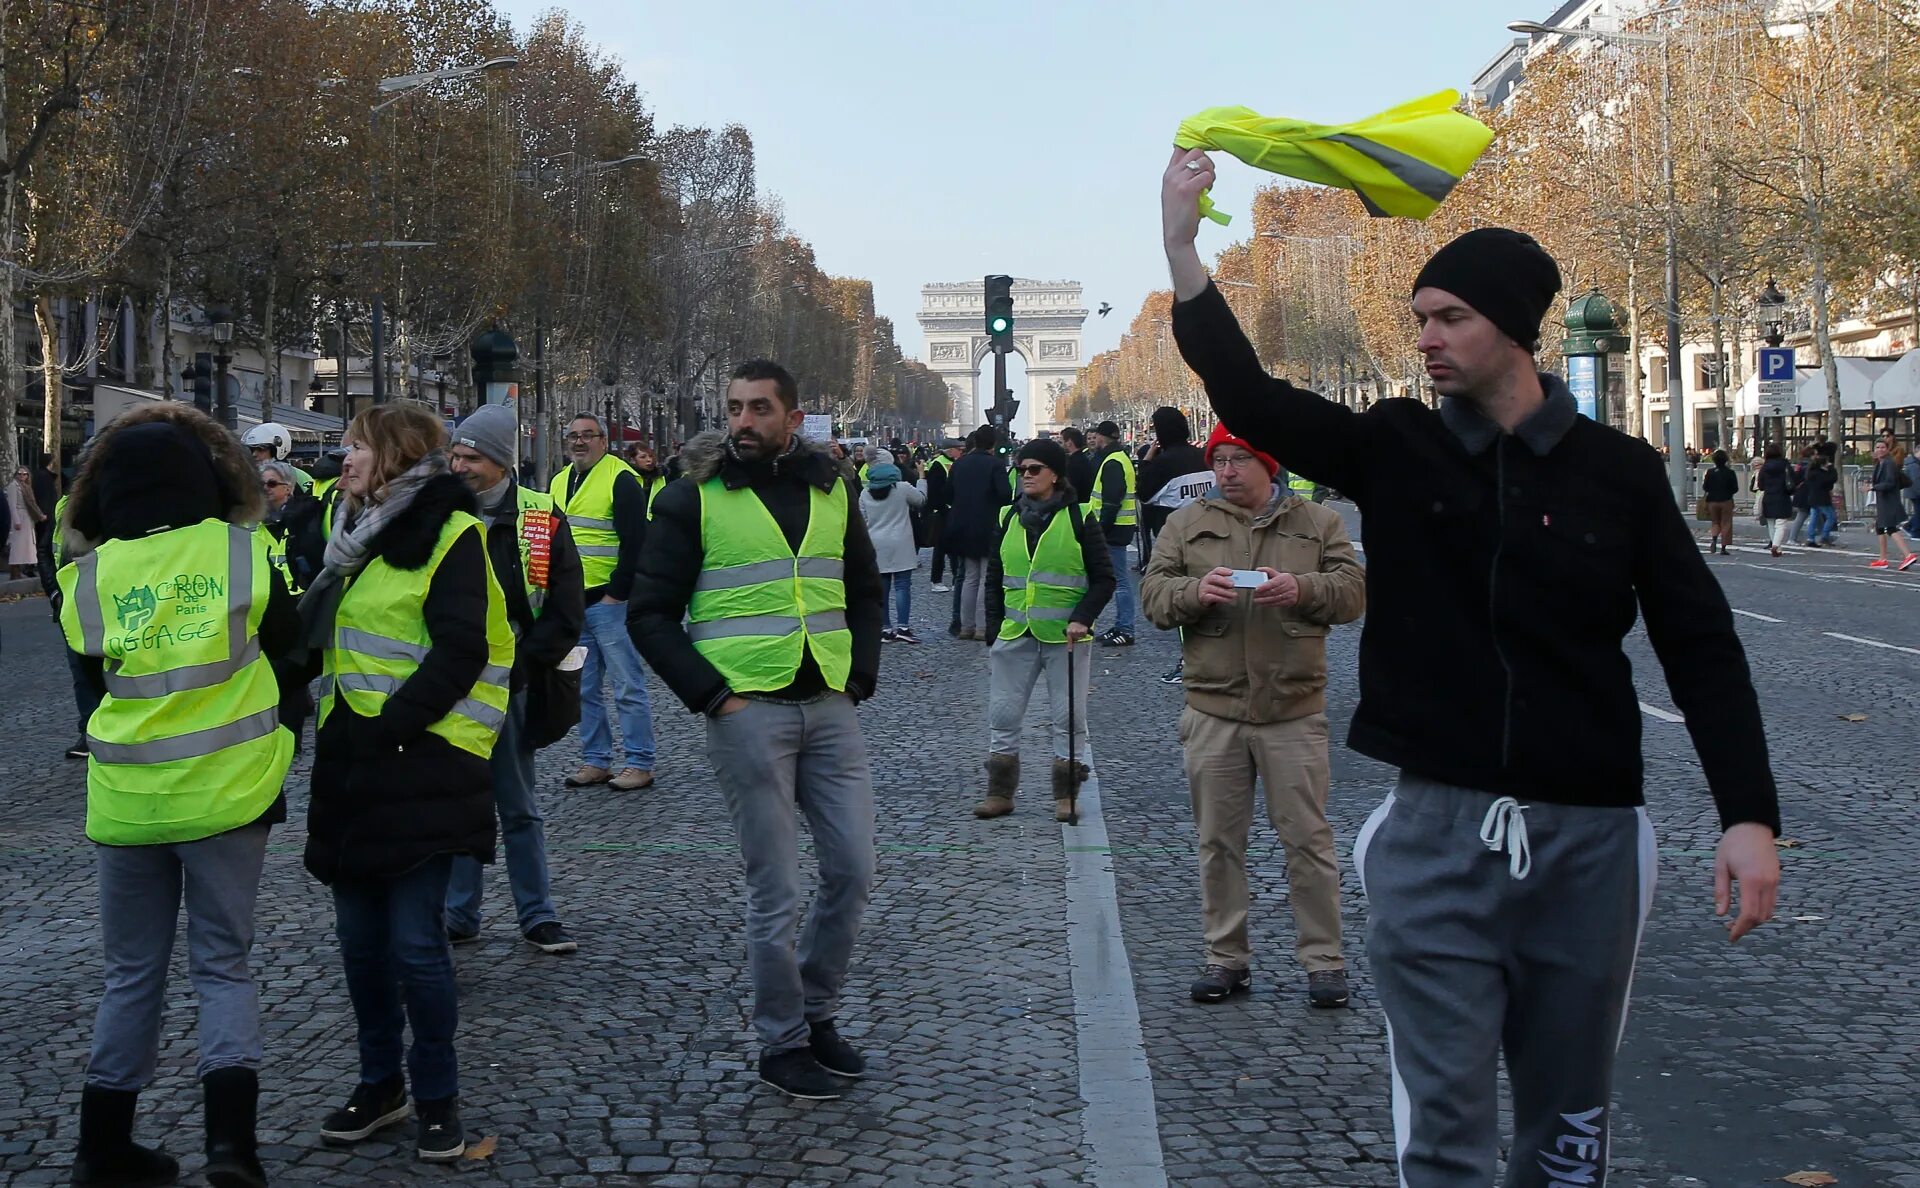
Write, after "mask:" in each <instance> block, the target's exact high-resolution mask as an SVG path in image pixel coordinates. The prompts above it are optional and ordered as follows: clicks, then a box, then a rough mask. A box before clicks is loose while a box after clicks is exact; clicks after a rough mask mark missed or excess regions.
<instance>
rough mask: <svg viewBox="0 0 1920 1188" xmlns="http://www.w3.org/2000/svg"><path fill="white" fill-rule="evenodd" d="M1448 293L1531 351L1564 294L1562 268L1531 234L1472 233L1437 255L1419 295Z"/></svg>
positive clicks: (1421, 279)
mask: <svg viewBox="0 0 1920 1188" xmlns="http://www.w3.org/2000/svg"><path fill="white" fill-rule="evenodd" d="M1422 289H1444V290H1446V291H1447V292H1449V293H1452V294H1453V295H1454V296H1455V297H1458V298H1459V299H1460V300H1462V301H1464V302H1466V303H1467V304H1468V305H1470V306H1472V307H1473V308H1474V309H1475V310H1476V311H1478V312H1479V313H1480V314H1481V316H1483V317H1485V318H1486V319H1487V320H1488V321H1489V322H1492V323H1493V324H1494V325H1495V326H1498V327H1499V328H1500V332H1501V333H1502V334H1505V335H1506V336H1507V337H1508V338H1511V339H1513V341H1515V342H1517V343H1519V344H1520V345H1521V346H1523V347H1525V348H1526V349H1527V350H1529V351H1537V350H1539V349H1540V320H1541V319H1542V318H1544V317H1546V316H1547V309H1548V307H1549V306H1551V305H1552V304H1553V295H1554V294H1555V293H1558V292H1559V291H1560V267H1559V265H1557V264H1555V263H1554V262H1553V257H1552V256H1549V255H1547V250H1546V249H1545V248H1543V247H1541V246H1540V245H1539V243H1538V242H1536V241H1535V240H1534V238H1533V236H1531V235H1525V234H1522V233H1521V232H1519V231H1509V230H1507V229H1506V228H1505V227H1481V228H1479V229H1477V230H1473V231H1469V232H1467V233H1466V234H1465V235H1462V236H1461V237H1460V238H1458V239H1456V240H1454V241H1453V242H1452V243H1449V244H1448V245H1447V246H1445V247H1443V248H1441V249H1440V250H1439V251H1437V252H1435V253H1434V254H1433V259H1431V260H1428V261H1427V265H1426V267H1425V268H1422V269H1421V270H1420V275H1419V276H1418V277H1415V278H1414V282H1413V291H1414V292H1415V293H1418V292H1419V291H1420V290H1422Z"/></svg>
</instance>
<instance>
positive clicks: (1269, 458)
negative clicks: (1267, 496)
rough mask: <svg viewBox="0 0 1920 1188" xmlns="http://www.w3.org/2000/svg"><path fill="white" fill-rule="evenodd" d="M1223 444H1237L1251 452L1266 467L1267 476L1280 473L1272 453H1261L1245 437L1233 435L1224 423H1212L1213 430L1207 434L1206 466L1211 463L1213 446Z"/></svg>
mask: <svg viewBox="0 0 1920 1188" xmlns="http://www.w3.org/2000/svg"><path fill="white" fill-rule="evenodd" d="M1223 445H1237V446H1239V447H1240V448H1241V449H1243V450H1245V451H1247V453H1249V454H1252V455H1253V456H1254V457H1256V458H1258V459H1260V465H1262V466H1264V467H1266V468H1267V476H1268V477H1269V478H1271V477H1272V476H1274V475H1276V474H1279V473H1280V464H1279V463H1278V462H1275V461H1274V460H1273V455H1272V454H1266V453H1262V452H1261V451H1259V450H1257V449H1255V448H1254V447H1253V446H1252V444H1250V443H1249V442H1248V441H1247V440H1246V439H1244V438H1240V437H1235V436H1234V435H1233V434H1232V433H1231V432H1230V431H1229V430H1228V429H1227V427H1226V425H1225V424H1216V425H1214V427H1213V432H1212V433H1211V434H1209V435H1208V436H1207V465H1208V466H1212V465H1213V451H1214V448H1215V447H1216V446H1223Z"/></svg>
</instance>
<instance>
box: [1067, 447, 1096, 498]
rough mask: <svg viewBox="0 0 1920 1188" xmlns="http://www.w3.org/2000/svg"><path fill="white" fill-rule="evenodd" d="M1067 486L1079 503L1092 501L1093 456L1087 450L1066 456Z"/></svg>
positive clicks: (1076, 451)
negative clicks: (1070, 488) (1071, 489)
mask: <svg viewBox="0 0 1920 1188" xmlns="http://www.w3.org/2000/svg"><path fill="white" fill-rule="evenodd" d="M1067 484H1068V485H1069V486H1071V487H1072V488H1073V496H1074V498H1075V499H1077V500H1079V501H1080V502H1081V503H1083V504H1084V503H1091V502H1092V501H1093V454H1092V453H1091V452H1089V451H1087V450H1075V451H1074V452H1073V453H1071V454H1068V455H1067Z"/></svg>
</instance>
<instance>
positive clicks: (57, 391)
mask: <svg viewBox="0 0 1920 1188" xmlns="http://www.w3.org/2000/svg"><path fill="white" fill-rule="evenodd" d="M33 325H34V328H35V329H36V330H38V331H39V332H40V389H41V390H40V396H41V402H40V407H41V421H40V448H41V449H42V450H44V451H46V452H47V453H49V454H52V455H53V456H54V457H55V458H58V457H59V456H60V443H61V437H62V434H61V431H60V427H61V421H62V413H63V412H64V411H65V409H66V395H67V387H66V368H65V367H62V366H61V360H60V332H59V330H57V329H56V328H55V327H54V324H53V298H52V297H51V296H49V295H47V294H46V293H44V292H42V293H35V294H34V295H33Z"/></svg>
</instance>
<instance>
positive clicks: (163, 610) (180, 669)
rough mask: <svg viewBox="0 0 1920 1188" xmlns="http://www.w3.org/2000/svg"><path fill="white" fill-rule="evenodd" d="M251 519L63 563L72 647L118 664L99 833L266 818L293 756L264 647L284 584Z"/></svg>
mask: <svg viewBox="0 0 1920 1188" xmlns="http://www.w3.org/2000/svg"><path fill="white" fill-rule="evenodd" d="M268 573H269V569H268V565H267V550H266V545H265V543H264V542H263V541H262V539H261V537H260V536H259V535H258V534H257V533H256V532H255V531H254V530H253V529H252V528H251V527H241V526H239V525H234V524H228V523H225V522H224V521H221V520H202V521H201V522H200V523H198V524H194V525H192V526H190V527H186V528H174V529H171V530H169V531H166V532H160V533H156V534H154V535H153V536H146V537H141V538H140V539H138V540H109V541H106V542H104V543H102V544H101V545H100V547H99V548H98V549H96V550H94V551H93V552H91V553H88V554H86V555H85V556H83V557H81V558H79V559H78V560H76V561H74V562H72V563H71V564H69V565H66V566H63V567H62V568H61V570H60V574H59V580H60V589H61V592H62V594H63V600H62V602H61V607H60V627H61V630H62V632H63V633H64V634H65V635H66V637H67V644H68V646H69V647H71V648H72V649H73V650H74V651H76V652H78V653H80V654H81V655H84V656H98V657H100V658H101V659H102V660H103V661H104V674H105V677H106V685H107V693H106V696H105V697H104V698H102V699H101V702H100V708H99V709H97V710H95V711H94V712H93V716H92V717H91V718H90V719H88V721H87V747H88V750H89V752H90V754H89V756H88V759H87V836H88V837H89V838H91V839H92V840H94V841H96V842H99V843H101V844H103V845H110V846H139V845H167V844H173V843H176V842H190V841H198V840H200V839H201V838H205V837H212V836H213V835H214V834H216V833H225V832H226V831H227V830H229V829H237V828H239V827H240V826H242V825H248V824H251V823H252V822H254V821H257V820H259V819H260V815H261V814H262V813H264V812H266V811H267V809H268V808H270V807H271V806H272V805H273V801H274V798H275V797H277V796H278V795H280V785H281V782H282V781H283V780H285V779H286V775H287V768H288V767H290V766H291V765H292V763H293V748H294V740H293V735H292V734H290V733H288V732H287V730H286V729H284V728H283V727H282V726H281V725H280V686H279V683H278V681H276V680H275V679H274V675H273V666H272V664H271V663H270V662H269V661H268V660H267V658H266V656H265V655H263V654H262V652H261V650H260V620H261V618H262V617H263V616H264V615H265V614H266V609H267V597H268V594H269V592H270V591H271V590H272V588H273V584H272V580H271V579H270V578H269V577H268Z"/></svg>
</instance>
